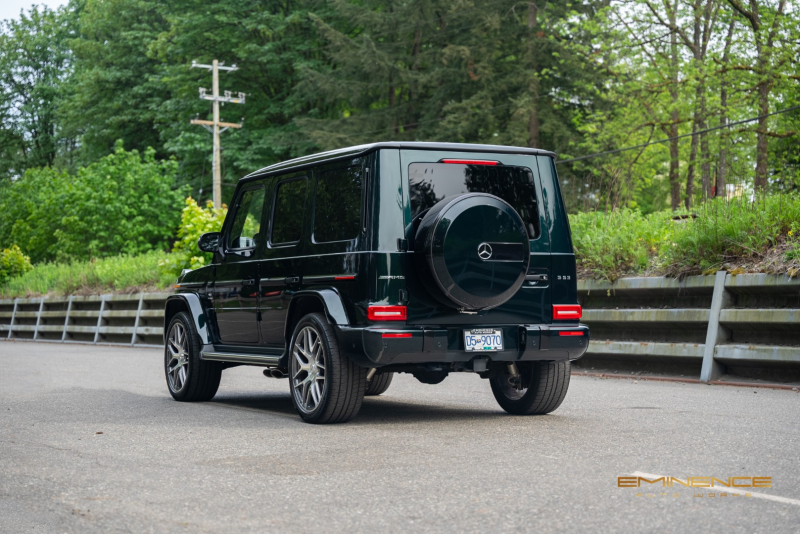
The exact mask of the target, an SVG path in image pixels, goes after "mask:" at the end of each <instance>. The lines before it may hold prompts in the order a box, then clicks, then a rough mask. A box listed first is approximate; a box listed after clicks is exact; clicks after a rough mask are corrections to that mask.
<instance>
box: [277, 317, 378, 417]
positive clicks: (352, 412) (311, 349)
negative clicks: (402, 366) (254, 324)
mask: <svg viewBox="0 0 800 534" xmlns="http://www.w3.org/2000/svg"><path fill="white" fill-rule="evenodd" d="M299 336H302V338H300V337H299ZM306 336H311V337H309V338H307V337H306ZM311 339H313V341H310V340H311ZM317 339H319V341H320V346H319V348H321V349H322V350H323V351H324V352H323V353H321V356H320V353H319V352H316V353H315V350H316V351H319V348H318V345H317V343H316V340H317ZM298 341H299V343H300V346H299V347H298V345H297V343H298ZM304 343H307V344H308V346H303V344H304ZM300 349H302V350H300ZM306 355H310V356H308V357H307V356H306ZM303 360H305V363H304V362H303ZM320 362H321V363H322V365H320ZM312 363H313V365H312ZM288 368H289V392H290V394H291V396H292V403H293V404H294V407H295V409H296V410H297V413H298V414H299V415H300V417H301V418H302V419H303V420H304V421H306V422H307V423H317V424H324V423H343V422H345V421H348V420H350V419H352V418H353V417H355V416H356V415H357V414H358V411H359V410H360V409H361V402H362V401H363V400H364V393H365V392H366V390H367V369H365V368H363V367H359V366H358V365H356V364H354V363H353V362H352V361H350V359H349V358H347V356H345V355H343V354H341V353H340V352H339V345H338V343H337V341H336V336H335V334H334V332H333V329H332V328H331V326H330V324H329V323H328V320H327V319H326V318H325V316H324V315H322V314H320V313H310V314H308V315H306V316H305V317H303V318H302V319H300V321H299V322H298V323H297V326H295V329H294V333H293V334H292V341H291V344H290V345H289V365H288ZM320 381H321V382H322V391H321V392H320V391H319V387H318V384H319V382H320ZM315 386H316V387H315ZM312 402H313V406H312Z"/></svg>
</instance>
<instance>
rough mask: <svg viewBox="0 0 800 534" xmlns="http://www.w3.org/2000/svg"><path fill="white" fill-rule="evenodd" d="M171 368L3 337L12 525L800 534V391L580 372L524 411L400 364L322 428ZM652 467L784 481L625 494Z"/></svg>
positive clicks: (2, 434)
mask: <svg viewBox="0 0 800 534" xmlns="http://www.w3.org/2000/svg"><path fill="white" fill-rule="evenodd" d="M162 361H163V360H162V354H161V352H160V351H159V350H156V349H133V348H121V347H110V346H90V345H78V344H74V345H62V344H48V343H25V342H7V341H2V342H0V532H13V533H17V532H59V533H61V532H81V533H83V532H103V533H114V532H137V533H138V532H159V533H160V532H187V533H188V532H192V533H194V532H226V533H227V532H309V533H311V532H315V533H320V532H401V531H403V532H406V531H411V532H450V531H458V532H533V531H538V532H563V531H594V532H618V531H627V532H633V531H636V532H651V531H662V532H663V531H674V532H682V531H690V530H691V531H710V532H723V531H724V532H798V531H800V393H798V392H793V391H787V390H770V389H754V388H739V387H723V386H707V385H698V384H684V383H672V382H653V381H645V380H639V381H633V380H617V379H600V378H592V377H581V376H578V377H573V379H572V383H571V385H570V390H569V393H568V394H567V398H566V400H565V401H564V403H563V404H562V406H561V407H560V408H559V409H558V410H557V411H555V412H554V413H553V414H551V415H547V416H538V417H516V416H510V415H506V414H505V413H504V412H503V411H502V410H501V409H500V408H499V407H498V406H497V404H496V403H495V401H494V398H493V397H492V394H491V390H490V388H489V384H488V383H487V382H486V381H483V380H481V379H480V378H479V377H477V376H475V375H471V374H458V375H451V376H450V377H448V378H447V379H446V380H445V381H444V382H443V383H441V384H439V385H435V386H432V385H425V384H420V383H419V382H417V381H416V380H415V379H414V378H413V377H411V376H410V375H399V376H396V377H395V380H394V382H393V383H392V385H391V387H390V388H389V390H388V391H387V392H386V393H385V394H384V395H383V396H381V397H377V398H376V397H372V398H367V399H366V400H365V402H364V405H363V407H362V409H361V413H360V415H359V416H358V418H357V419H355V420H353V421H352V422H350V423H347V424H343V425H332V426H314V425H309V424H306V423H303V422H302V421H301V420H300V419H299V417H297V415H296V414H295V413H294V410H293V407H292V404H291V400H290V398H289V391H288V389H289V386H288V382H287V380H276V379H268V378H265V377H264V376H263V375H262V374H261V371H260V369H258V368H253V367H239V368H235V369H230V370H227V371H225V372H224V373H223V378H222V385H221V387H220V390H219V393H218V394H217V396H216V398H215V399H214V400H213V401H212V402H208V403H201V404H187V403H179V402H175V401H173V400H172V398H171V397H170V395H169V393H168V392H167V386H166V384H165V380H164V375H163V370H162ZM651 475H658V476H667V477H676V478H678V479H680V480H683V481H685V480H686V478H687V477H717V478H719V479H723V480H724V481H727V480H728V478H729V477H771V487H769V488H755V489H750V488H747V489H740V490H737V491H738V492H737V493H733V492H726V491H725V490H726V488H724V487H722V488H719V487H715V488H685V487H682V486H680V485H677V487H672V488H664V487H662V485H661V483H656V484H654V485H652V486H651V485H649V484H647V483H643V484H644V485H645V486H646V487H644V488H628V487H618V477H622V476H633V477H638V476H642V477H645V478H646V477H648V476H651ZM634 480H639V479H636V478H635V479H634ZM648 480H650V479H648ZM737 481H738V484H740V485H741V484H742V483H746V478H740V479H737ZM723 494H724V496H723ZM748 495H749V496H748Z"/></svg>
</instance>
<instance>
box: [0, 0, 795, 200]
mask: <svg viewBox="0 0 800 534" xmlns="http://www.w3.org/2000/svg"><path fill="white" fill-rule="evenodd" d="M799 39H800V3H798V2H797V0H624V1H611V0H600V1H587V0H584V1H572V2H568V1H546V0H537V1H536V2H518V1H512V0H471V1H469V0H449V1H438V0H417V1H407V2H392V1H385V0H360V1H354V0H329V1H323V0H283V1H280V2H278V1H256V0H236V1H231V0H221V1H217V2H199V1H196V0H167V1H150V0H73V1H72V2H70V3H69V4H68V6H66V7H64V8H61V9H59V10H57V11H51V10H48V9H46V8H36V7H34V8H32V9H31V10H29V11H26V12H25V13H23V14H22V16H21V17H20V18H19V19H16V20H12V21H5V22H3V23H2V27H1V29H0V92H2V96H0V183H6V184H7V183H9V182H11V181H14V180H20V179H24V176H25V173H26V171H30V170H31V169H40V168H45V167H47V168H51V169H56V170H57V171H58V172H65V173H68V174H76V173H77V172H78V170H79V169H80V168H83V167H87V166H89V165H92V164H94V163H96V162H98V161H99V160H100V159H101V158H103V157H106V156H108V155H109V154H113V153H114V152H115V145H116V143H117V141H118V140H122V147H123V148H124V149H125V150H137V151H138V152H139V153H141V154H143V153H145V152H147V151H148V148H152V149H153V150H154V157H155V159H156V160H167V159H170V158H174V160H175V162H176V164H177V171H176V173H175V188H176V189H178V188H181V187H182V188H183V189H181V191H183V192H188V193H190V194H192V195H193V196H194V198H199V199H205V198H209V197H210V195H211V187H210V182H211V136H210V134H208V132H206V131H205V130H204V129H203V128H201V127H199V126H193V125H191V124H189V121H190V119H193V118H196V117H199V118H210V112H211V106H210V104H209V103H208V102H207V101H204V100H201V99H199V98H198V88H200V87H210V85H211V80H210V75H209V73H208V72H207V71H205V70H202V69H191V68H190V65H191V62H192V61H193V60H196V61H198V62H201V63H209V62H210V61H211V60H212V59H215V58H216V59H219V60H220V61H224V62H225V64H227V65H232V64H236V65H237V66H238V67H239V70H237V71H233V72H229V73H224V72H223V73H221V74H220V86H221V88H222V89H223V90H231V91H234V92H239V91H241V92H244V93H246V94H247V102H246V104H245V105H228V106H225V107H223V108H222V118H223V120H227V121H231V122H235V121H239V120H240V118H242V117H244V120H245V122H244V128H243V129H241V130H238V131H233V130H231V131H228V132H226V133H224V134H223V140H222V146H223V161H222V164H223V171H224V178H223V179H224V184H223V196H224V197H226V198H227V197H228V196H229V195H230V193H231V192H232V190H233V184H235V182H236V180H237V179H238V178H239V177H241V176H243V175H244V174H246V173H248V172H251V171H253V170H256V169H258V168H261V167H263V166H266V165H269V164H271V163H274V162H276V161H280V160H284V159H287V158H291V157H295V156H300V155H303V154H308V153H311V152H314V151H319V150H326V149H332V148H337V147H342V146H347V145H353V144H359V143H365V142H372V141H380V140H438V141H454V142H475V143H494V144H508V145H518V146H531V147H540V148H544V149H548V150H553V151H555V152H557V153H558V154H559V160H560V161H561V162H562V163H559V165H558V170H559V173H560V177H561V179H562V182H563V183H564V186H565V191H566V193H565V197H566V199H567V202H568V204H569V209H570V210H571V211H573V212H574V211H579V210H580V211H585V210H596V209H601V210H609V209H613V208H617V207H632V208H636V209H638V210H641V211H642V212H643V213H650V212H654V211H658V210H663V209H669V208H672V209H678V208H682V209H692V208H693V206H695V205H696V204H697V203H699V202H702V201H703V200H705V199H707V198H710V197H714V196H733V195H749V194H752V192H753V191H786V190H795V189H797V188H798V187H800V143H798V139H800V137H799V136H798V131H799V130H800V110H797V111H790V112H788V113H782V114H777V115H772V116H769V117H763V118H762V119H760V120H758V121H754V122H747V123H742V124H736V125H734V126H732V127H726V128H721V129H717V130H713V131H710V132H707V133H702V134H698V135H694V136H692V135H687V134H691V133H692V132H700V131H703V130H706V129H708V128H713V127H717V126H725V125H726V124H729V123H736V122H738V121H741V120H744V119H750V118H754V117H758V116H763V115H767V114H770V113H774V112H776V111H781V110H784V109H789V108H792V107H793V106H796V105H800V92H798V86H799V84H800V67H798V65H800V41H799ZM680 135H685V136H686V137H684V138H681V139H677V140H674V141H670V142H664V143H658V144H654V145H650V146H647V147H641V148H637V149H634V150H627V151H623V152H619V153H614V154H608V155H603V156H599V157H593V158H589V159H583V160H579V161H569V160H572V159H573V158H579V157H582V156H586V155H589V154H594V153H598V152H605V151H612V150H616V149H620V148H625V147H631V146H635V145H640V144H645V143H648V142H652V141H658V140H661V139H665V138H668V137H676V136H680ZM2 187H3V186H2V185H0V191H2V189H1V188H2Z"/></svg>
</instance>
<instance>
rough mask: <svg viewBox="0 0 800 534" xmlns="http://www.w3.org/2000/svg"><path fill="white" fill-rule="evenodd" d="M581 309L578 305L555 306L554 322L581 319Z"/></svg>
mask: <svg viewBox="0 0 800 534" xmlns="http://www.w3.org/2000/svg"><path fill="white" fill-rule="evenodd" d="M580 318H581V307H580V305H578V304H553V320H554V321H559V320H564V319H580Z"/></svg>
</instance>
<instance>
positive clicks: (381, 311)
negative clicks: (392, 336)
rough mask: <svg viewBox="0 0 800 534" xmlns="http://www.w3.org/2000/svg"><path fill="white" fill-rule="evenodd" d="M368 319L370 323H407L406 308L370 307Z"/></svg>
mask: <svg viewBox="0 0 800 534" xmlns="http://www.w3.org/2000/svg"><path fill="white" fill-rule="evenodd" d="M367 319H369V320H370V321H405V320H406V307H405V306H370V307H369V308H367Z"/></svg>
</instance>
